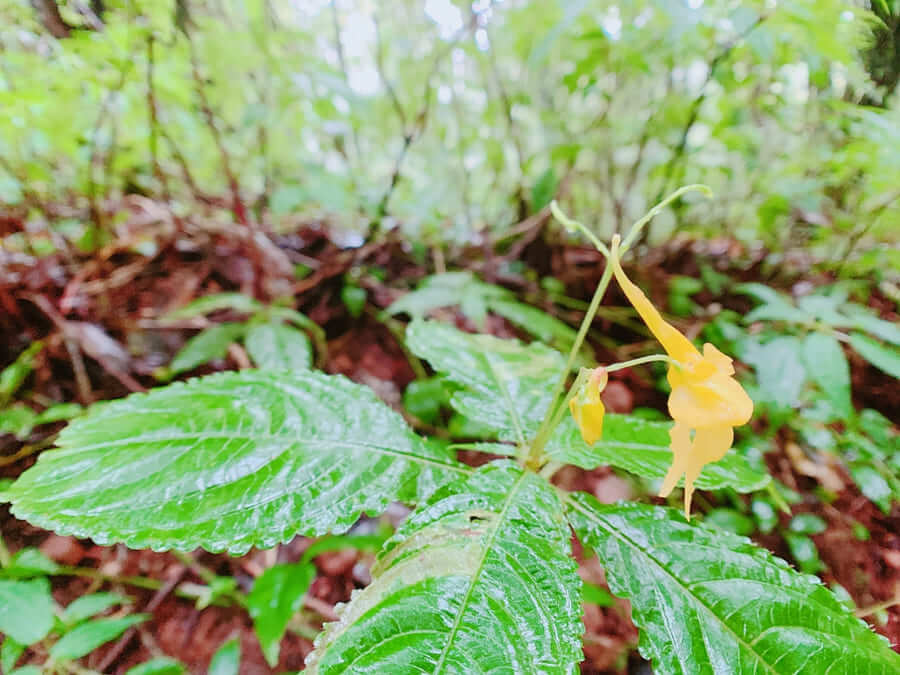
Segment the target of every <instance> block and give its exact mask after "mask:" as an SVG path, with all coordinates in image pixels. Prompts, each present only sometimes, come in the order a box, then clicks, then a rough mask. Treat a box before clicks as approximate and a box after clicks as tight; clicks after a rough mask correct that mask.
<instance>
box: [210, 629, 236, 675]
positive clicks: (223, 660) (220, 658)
mask: <svg viewBox="0 0 900 675" xmlns="http://www.w3.org/2000/svg"><path fill="white" fill-rule="evenodd" d="M240 668H241V642H240V640H238V639H237V638H233V639H231V640H229V641H228V642H226V643H224V644H223V645H222V646H221V647H219V648H218V649H217V650H216V653H215V654H213V657H212V660H211V661H210V662H209V668H208V669H207V671H206V675H238V671H239V670H240Z"/></svg>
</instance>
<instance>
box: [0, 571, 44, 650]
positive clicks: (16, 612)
mask: <svg viewBox="0 0 900 675" xmlns="http://www.w3.org/2000/svg"><path fill="white" fill-rule="evenodd" d="M53 609H54V608H53V597H52V596H51V595H50V582H49V581H47V579H45V578H43V577H41V578H38V579H33V580H31V581H12V580H0V633H3V634H5V635H7V636H8V637H11V638H12V639H13V640H15V641H16V642H18V643H19V644H22V645H26V646H28V645H31V644H34V643H35V642H38V641H40V640H43V639H44V638H45V637H47V633H49V632H50V629H51V628H53Z"/></svg>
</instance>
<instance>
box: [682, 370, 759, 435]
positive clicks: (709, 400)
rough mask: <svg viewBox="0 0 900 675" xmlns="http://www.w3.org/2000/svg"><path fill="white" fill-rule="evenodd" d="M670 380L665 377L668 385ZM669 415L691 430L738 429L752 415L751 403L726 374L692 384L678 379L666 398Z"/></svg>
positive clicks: (733, 380)
mask: <svg viewBox="0 0 900 675" xmlns="http://www.w3.org/2000/svg"><path fill="white" fill-rule="evenodd" d="M672 370H675V368H674V367H673V368H672ZM670 372H671V371H670ZM672 380H673V378H669V383H670V384H671V383H672ZM669 414H670V415H671V416H672V419H674V420H676V421H678V422H682V423H684V424H686V425H687V426H688V427H690V428H692V429H697V428H700V427H709V426H716V425H727V426H732V427H738V426H741V425H742V424H746V423H747V422H748V421H749V420H750V417H751V416H752V415H753V401H752V400H751V399H750V397H749V396H748V395H747V392H746V391H744V388H743V387H742V386H741V385H740V384H739V383H738V381H737V380H735V379H734V378H733V377H730V376H727V375H714V376H713V377H709V378H706V379H700V380H695V381H691V380H689V379H682V380H681V381H680V382H679V383H678V384H677V386H673V387H672V393H671V394H670V395H669Z"/></svg>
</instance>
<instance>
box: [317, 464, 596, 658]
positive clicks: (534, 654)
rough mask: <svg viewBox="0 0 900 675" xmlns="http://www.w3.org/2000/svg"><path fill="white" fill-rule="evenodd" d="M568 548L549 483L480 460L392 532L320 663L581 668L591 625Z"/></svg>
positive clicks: (330, 632) (328, 637)
mask: <svg viewBox="0 0 900 675" xmlns="http://www.w3.org/2000/svg"><path fill="white" fill-rule="evenodd" d="M569 549H570V546H569V530H568V527H567V525H566V523H565V519H564V517H563V514H562V506H561V504H560V502H559V498H558V497H557V496H556V494H555V492H554V490H553V489H552V487H551V486H550V485H549V484H548V483H546V481H544V480H543V479H541V478H539V477H538V476H535V475H534V474H532V473H528V472H523V471H522V470H521V469H520V468H519V467H516V466H515V465H512V464H509V463H498V464H490V465H487V466H485V467H482V468H481V469H479V470H478V471H476V472H475V473H473V474H472V476H470V477H467V478H464V479H460V480H458V481H455V482H453V483H450V484H448V485H445V486H444V487H442V488H441V489H439V490H438V491H437V492H435V493H434V494H433V495H432V496H431V497H430V498H429V499H428V500H426V501H425V502H424V503H423V504H421V505H420V506H419V507H418V508H417V509H416V511H415V512H414V513H413V514H412V515H410V517H409V519H407V521H406V522H405V523H404V525H403V526H402V527H401V529H400V530H399V531H398V532H397V534H396V535H395V536H394V537H393V538H392V539H391V540H389V541H388V543H387V544H386V546H385V548H384V549H382V551H381V553H380V554H379V560H378V563H377V565H376V567H375V568H374V569H373V581H372V584H371V585H369V586H368V587H367V588H366V589H365V590H364V591H362V592H359V593H357V594H355V596H354V597H353V600H352V601H351V602H350V603H349V604H348V605H346V606H345V607H344V608H343V609H342V611H341V615H340V619H339V621H338V622H337V623H334V624H331V625H330V626H328V627H327V628H326V630H325V632H324V633H323V634H322V635H321V636H320V637H319V639H318V640H317V642H316V650H315V651H314V652H313V654H312V655H311V657H310V659H309V660H308V661H307V663H308V665H309V666H310V668H311V672H314V673H323V674H324V673H339V672H340V673H343V672H363V671H366V670H380V671H384V669H385V668H390V669H394V670H399V671H413V670H416V671H427V672H436V673H440V672H465V671H468V670H470V669H471V668H472V666H473V665H474V664H479V665H480V666H481V667H482V668H485V667H487V665H488V664H492V667H493V668H496V669H498V670H502V671H508V672H571V671H572V669H573V668H574V666H575V664H576V663H578V662H579V661H580V660H581V649H580V643H579V637H580V634H581V632H582V630H583V628H582V625H581V619H580V614H581V608H580V602H579V601H580V593H581V580H580V579H579V578H578V575H577V574H576V573H575V564H574V562H573V561H572V559H571V558H570V557H569V553H570V550H569ZM488 635H493V636H496V637H497V639H485V636H488ZM389 664H390V665H389Z"/></svg>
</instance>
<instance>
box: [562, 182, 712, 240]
mask: <svg viewBox="0 0 900 675" xmlns="http://www.w3.org/2000/svg"><path fill="white" fill-rule="evenodd" d="M693 190H697V191H699V192H702V193H703V194H705V195H706V196H707V197H711V196H712V190H710V189H709V186H707V185H703V184H702V183H694V184H692V185H685V186H684V187H680V188H678V189H677V190H675V192H673V193H672V194H670V195H669V196H668V197H666V198H665V199H663V200H662V201H661V202H660V203H659V204H657V205H656V206H654V207H653V208H652V209H650V210H649V211H647V213H646V214H644V217H643V218H641V219H640V220H638V221H637V222H635V224H634V225H632V226H631V229H630V230H628V234H627V235H626V236H625V241H623V242H622V248H621V253H624V252H625V251H627V250H628V249H629V247H630V246H631V245H632V244H633V243H634V240H635V239H637V238H638V235H639V234H640V233H641V230H642V229H644V225H646V224H647V223H649V222H650V221H651V220H653V219H654V218H655V217H656V216H657V215H658V214H659V212H660V211H662V210H663V209H664V208H666V207H667V206H668V205H669V204H670V203H671V202H673V201H675V200H676V199H678V198H679V197H680V196H681V195H683V194H684V193H685V192H691V191H693ZM554 215H555V214H554ZM607 257H609V255H608V254H607Z"/></svg>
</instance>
